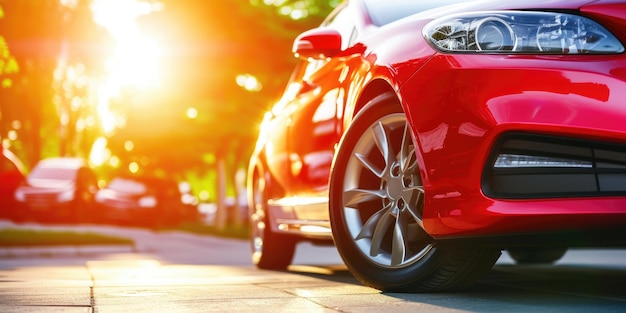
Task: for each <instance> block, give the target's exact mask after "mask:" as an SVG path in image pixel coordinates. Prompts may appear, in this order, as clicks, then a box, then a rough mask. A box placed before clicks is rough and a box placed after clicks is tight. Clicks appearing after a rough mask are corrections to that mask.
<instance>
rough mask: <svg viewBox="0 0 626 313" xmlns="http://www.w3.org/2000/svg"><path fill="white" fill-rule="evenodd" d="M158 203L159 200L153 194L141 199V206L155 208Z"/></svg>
mask: <svg viewBox="0 0 626 313" xmlns="http://www.w3.org/2000/svg"><path fill="white" fill-rule="evenodd" d="M156 205H157V200H156V198H155V197H153V196H145V197H141V198H140V199H139V207H142V208H153V207H155V206H156Z"/></svg>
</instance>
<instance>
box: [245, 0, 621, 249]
mask: <svg viewBox="0 0 626 313" xmlns="http://www.w3.org/2000/svg"><path fill="white" fill-rule="evenodd" d="M554 7H557V8H559V10H572V11H579V12H580V14H581V15H584V16H587V17H589V18H591V19H593V20H595V21H597V22H599V23H601V24H602V25H603V26H605V27H606V28H607V29H609V30H610V31H612V32H613V34H614V35H615V36H616V37H617V38H618V39H619V40H620V41H621V42H622V43H626V3H624V1H610V0H599V1H593V0H584V1H583V0H576V1H565V0H562V1H485V2H480V3H478V4H461V5H458V6H454V7H450V8H449V9H445V10H442V9H438V10H437V11H433V12H427V13H423V14H417V15H415V16H413V17H409V18H406V19H403V20H400V21H397V22H395V23H392V24H388V25H385V26H382V27H380V28H379V27H376V26H373V25H367V21H369V17H367V16H365V17H362V18H363V23H364V25H363V28H362V31H363V33H364V34H362V36H361V37H360V39H359V40H358V41H357V43H356V44H355V45H354V46H352V47H350V48H348V49H347V50H345V51H343V52H342V53H341V55H340V56H339V57H337V58H333V59H331V60H329V63H328V64H326V65H325V67H324V70H323V71H321V73H316V74H315V75H318V76H316V77H314V78H313V79H312V80H315V81H317V82H318V83H319V84H318V85H316V86H313V88H312V89H311V90H310V91H306V92H301V93H300V94H299V96H298V97H296V100H295V101H291V102H290V104H288V105H287V106H291V107H292V108H291V109H290V110H283V111H282V113H279V114H278V115H277V116H275V117H274V119H273V120H272V121H271V124H272V125H273V126H270V128H272V127H274V128H273V129H274V130H276V129H280V128H281V127H285V128H289V130H287V131H284V132H283V131H280V130H278V131H274V132H267V134H266V136H269V137H272V136H274V138H270V139H269V140H266V139H260V140H259V143H258V146H257V152H256V153H255V156H253V160H252V162H251V168H254V167H255V165H256V162H257V161H258V160H259V159H262V160H264V161H265V162H266V163H267V169H263V170H267V171H268V172H269V173H267V174H269V175H270V176H272V179H273V180H275V181H274V183H275V184H277V185H280V186H281V188H282V189H280V192H277V193H276V194H273V195H272V196H274V197H275V200H276V201H279V200H280V199H281V198H297V197H307V196H314V197H323V196H325V195H327V190H326V189H325V188H326V187H327V186H326V183H327V181H326V179H327V178H328V174H329V170H330V162H331V159H332V154H333V153H334V147H335V145H336V144H337V143H338V141H339V139H340V137H341V134H342V132H343V131H344V130H345V129H346V128H347V127H349V125H350V123H351V120H352V118H353V117H354V116H355V115H356V114H357V113H358V111H359V109H360V108H361V107H362V106H363V105H364V100H363V99H366V98H367V95H368V94H370V93H375V92H376V91H377V90H379V89H381V88H390V89H392V90H393V91H394V92H395V93H396V95H397V96H398V98H399V100H400V102H401V104H402V106H403V109H404V111H405V113H406V115H407V118H408V122H409V124H410V125H411V127H412V130H413V139H414V142H415V144H416V146H417V147H418V148H419V153H417V155H418V161H419V165H420V168H421V176H422V181H423V184H424V189H425V195H426V200H425V209H424V212H423V224H424V228H425V230H426V231H427V232H428V234H429V235H431V236H433V237H434V238H455V237H468V236H494V235H507V234H520V233H535V232H547V231H567V230H584V229H597V228H603V227H621V228H623V227H624V225H626V196H622V195H608V196H567V197H546V198H541V197H538V198H532V199H521V198H520V199H507V198H500V197H494V196H488V195H486V193H485V191H484V189H483V187H484V176H485V168H486V167H490V166H491V164H490V162H491V158H492V153H493V152H492V151H493V148H494V145H495V144H496V142H497V141H498V140H499V138H501V136H502V135H504V134H510V133H528V134H538V135H546V136H554V137H563V138H572V139H576V140H589V141H594V142H600V143H606V144H615V145H622V146H624V147H626V54H625V53H621V54H612V55H538V54H518V55H513V54H479V53H441V52H438V51H436V50H435V49H433V48H432V47H431V46H430V44H429V43H428V42H427V41H426V39H425V37H424V36H423V34H422V32H421V30H422V29H423V27H424V26H425V25H426V24H427V23H428V22H430V21H432V20H433V19H435V18H437V17H440V16H446V15H448V14H453V13H457V12H467V11H470V10H471V11H481V10H505V9H506V10H508V9H543V8H546V9H549V8H554ZM320 77H322V78H320ZM317 78H319V79H317ZM383 86H385V87H383ZM301 87H302V86H301ZM310 101H319V102H320V103H329V105H326V106H324V105H319V106H317V107H316V109H317V110H319V108H325V109H326V111H324V114H321V113H320V114H321V115H323V116H324V117H325V118H324V119H320V120H317V121H311V120H308V121H306V120H304V121H302V120H294V119H292V117H293V116H292V115H291V114H292V113H294V112H300V111H299V110H306V109H310V107H307V106H306V103H309V102H310ZM299 104H301V106H299ZM286 111H289V112H291V113H285V112H286ZM320 114H318V116H319V115H320ZM310 115H316V114H315V113H311V114H304V115H302V116H310ZM278 125H282V126H278ZM276 127H278V128H276ZM285 132H286V133H289V136H293V137H292V138H289V137H284V136H283V134H284V133H285ZM312 133H315V134H319V133H324V134H325V135H323V136H312ZM293 138H298V140H294V139H293ZM311 140H318V142H311ZM268 142H271V143H272V145H271V147H270V148H268V146H267V145H266V144H267V143H268ZM293 142H295V143H293ZM278 145H284V146H285V147H286V146H289V149H280V147H277V146H278ZM312 146H315V148H311V147H312ZM320 147H322V148H320ZM307 158H309V159H307ZM625 161H626V160H625ZM312 164H316V165H312ZM316 213H319V212H318V211H316ZM275 214H276V215H279V216H282V217H284V218H292V219H303V217H305V215H303V214H299V213H298V209H297V207H296V206H291V207H288V208H286V207H284V206H282V207H280V209H276V212H275ZM324 214H327V212H325V213H324ZM324 214H321V215H320V214H314V215H313V216H306V219H312V220H313V219H314V220H324V219H325V218H326V219H327V216H324ZM277 225H278V223H273V224H272V227H273V229H275V230H277V231H278V230H279V229H278V226H277Z"/></svg>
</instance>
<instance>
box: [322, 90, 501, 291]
mask: <svg viewBox="0 0 626 313" xmlns="http://www.w3.org/2000/svg"><path fill="white" fill-rule="evenodd" d="M416 150H417V149H416V147H415V145H414V144H413V142H412V139H411V131H410V128H409V125H408V123H407V119H406V116H405V115H404V113H403V111H402V109H401V108H400V105H399V103H398V101H397V100H396V98H395V96H394V95H393V94H384V95H382V96H379V97H377V98H375V99H373V100H372V101H371V102H370V103H369V104H368V105H367V106H366V107H365V109H364V110H363V111H361V112H360V113H359V114H358V115H357V116H356V117H355V119H354V121H353V122H352V124H351V125H350V127H349V128H348V130H347V131H346V133H345V135H344V137H343V138H342V141H341V143H340V145H339V148H338V150H337V154H336V157H335V162H334V166H333V169H332V172H331V180H330V191H329V192H330V198H329V205H330V221H331V227H332V231H333V236H334V240H335V244H336V246H337V249H338V251H339V253H340V255H341V256H342V258H343V260H344V262H345V263H346V265H347V266H348V269H349V270H350V272H351V273H352V274H353V275H354V276H355V277H356V278H357V279H359V280H360V281H361V282H362V283H364V284H365V285H368V286H371V287H374V288H377V289H380V290H383V291H422V292H432V291H443V290H451V289H460V288H463V287H466V286H468V285H469V284H471V283H472V282H473V281H474V280H475V279H476V278H478V277H479V276H480V275H482V274H483V273H484V272H486V271H488V270H489V269H490V268H491V267H492V266H493V264H494V263H495V262H496V261H497V259H498V257H499V256H500V250H498V249H474V248H464V249H460V248H448V247H440V246H438V245H437V243H436V242H435V241H434V240H433V239H432V238H431V237H430V236H429V235H428V234H427V233H426V231H425V230H424V229H423V224H422V215H423V212H424V205H425V202H424V194H425V193H424V187H423V184H422V180H421V176H420V170H419V165H418V161H417V157H416V152H417V151H416Z"/></svg>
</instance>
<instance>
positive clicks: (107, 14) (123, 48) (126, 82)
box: [90, 0, 163, 164]
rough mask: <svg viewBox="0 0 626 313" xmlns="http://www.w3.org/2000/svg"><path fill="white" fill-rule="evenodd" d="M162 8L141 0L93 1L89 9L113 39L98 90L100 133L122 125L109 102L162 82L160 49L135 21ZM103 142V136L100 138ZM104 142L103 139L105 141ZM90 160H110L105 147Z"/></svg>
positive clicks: (98, 146)
mask: <svg viewBox="0 0 626 313" xmlns="http://www.w3.org/2000/svg"><path fill="white" fill-rule="evenodd" d="M161 9H162V4H160V3H157V2H154V1H152V2H147V1H141V0H94V1H93V3H92V6H91V10H92V13H93V18H94V21H95V22H96V23H97V24H99V25H101V26H102V27H103V28H105V29H106V30H107V31H108V32H109V34H110V35H111V37H112V38H113V40H114V42H113V44H114V46H113V47H111V48H112V49H111V51H112V54H111V55H110V56H109V58H108V59H107V60H103V61H104V62H105V65H106V75H105V76H104V77H103V78H102V80H101V82H100V84H99V87H98V100H97V112H98V116H99V119H100V124H101V127H102V131H103V132H104V133H105V134H111V133H112V132H113V131H114V130H115V129H116V128H119V127H122V126H123V125H124V121H125V120H124V118H123V117H122V116H118V115H117V114H116V113H115V112H113V111H112V110H111V108H110V104H111V101H112V100H113V99H115V98H116V97H118V96H119V95H120V94H121V91H122V90H123V89H125V88H133V89H134V90H136V91H138V92H141V91H146V90H149V89H154V88H158V87H159V84H160V83H161V73H160V72H159V69H160V68H161V66H160V62H161V58H162V48H163V47H162V46H161V45H160V44H159V42H158V38H154V37H152V36H149V35H148V34H144V33H142V32H141V31H140V29H139V27H138V23H137V19H138V18H139V17H141V16H143V15H147V14H150V13H152V12H155V11H159V10H161ZM102 139H103V140H105V139H104V137H102ZM104 142H105V143H106V140H105V141H104ZM92 150H93V151H92V158H90V159H91V161H92V162H93V163H96V164H103V163H104V162H106V160H105V159H103V156H105V157H104V158H108V157H110V153H107V151H108V150H107V148H106V144H102V142H100V144H99V145H94V147H93V148H92Z"/></svg>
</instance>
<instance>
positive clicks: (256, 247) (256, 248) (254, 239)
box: [249, 175, 297, 270]
mask: <svg viewBox="0 0 626 313" xmlns="http://www.w3.org/2000/svg"><path fill="white" fill-rule="evenodd" d="M266 186H267V179H265V178H264V177H263V176H262V175H255V176H254V181H253V186H252V188H253V189H252V190H253V195H254V201H252V203H250V208H249V209H250V248H251V252H252V263H253V264H254V265H256V267H258V268H261V269H269V270H284V269H286V268H287V267H288V266H289V264H291V261H292V260H293V256H294V254H295V251H296V244H297V240H296V239H295V238H294V237H292V236H288V235H282V234H277V233H274V232H272V229H271V227H270V216H269V212H268V208H267V202H268V197H267V190H266Z"/></svg>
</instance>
